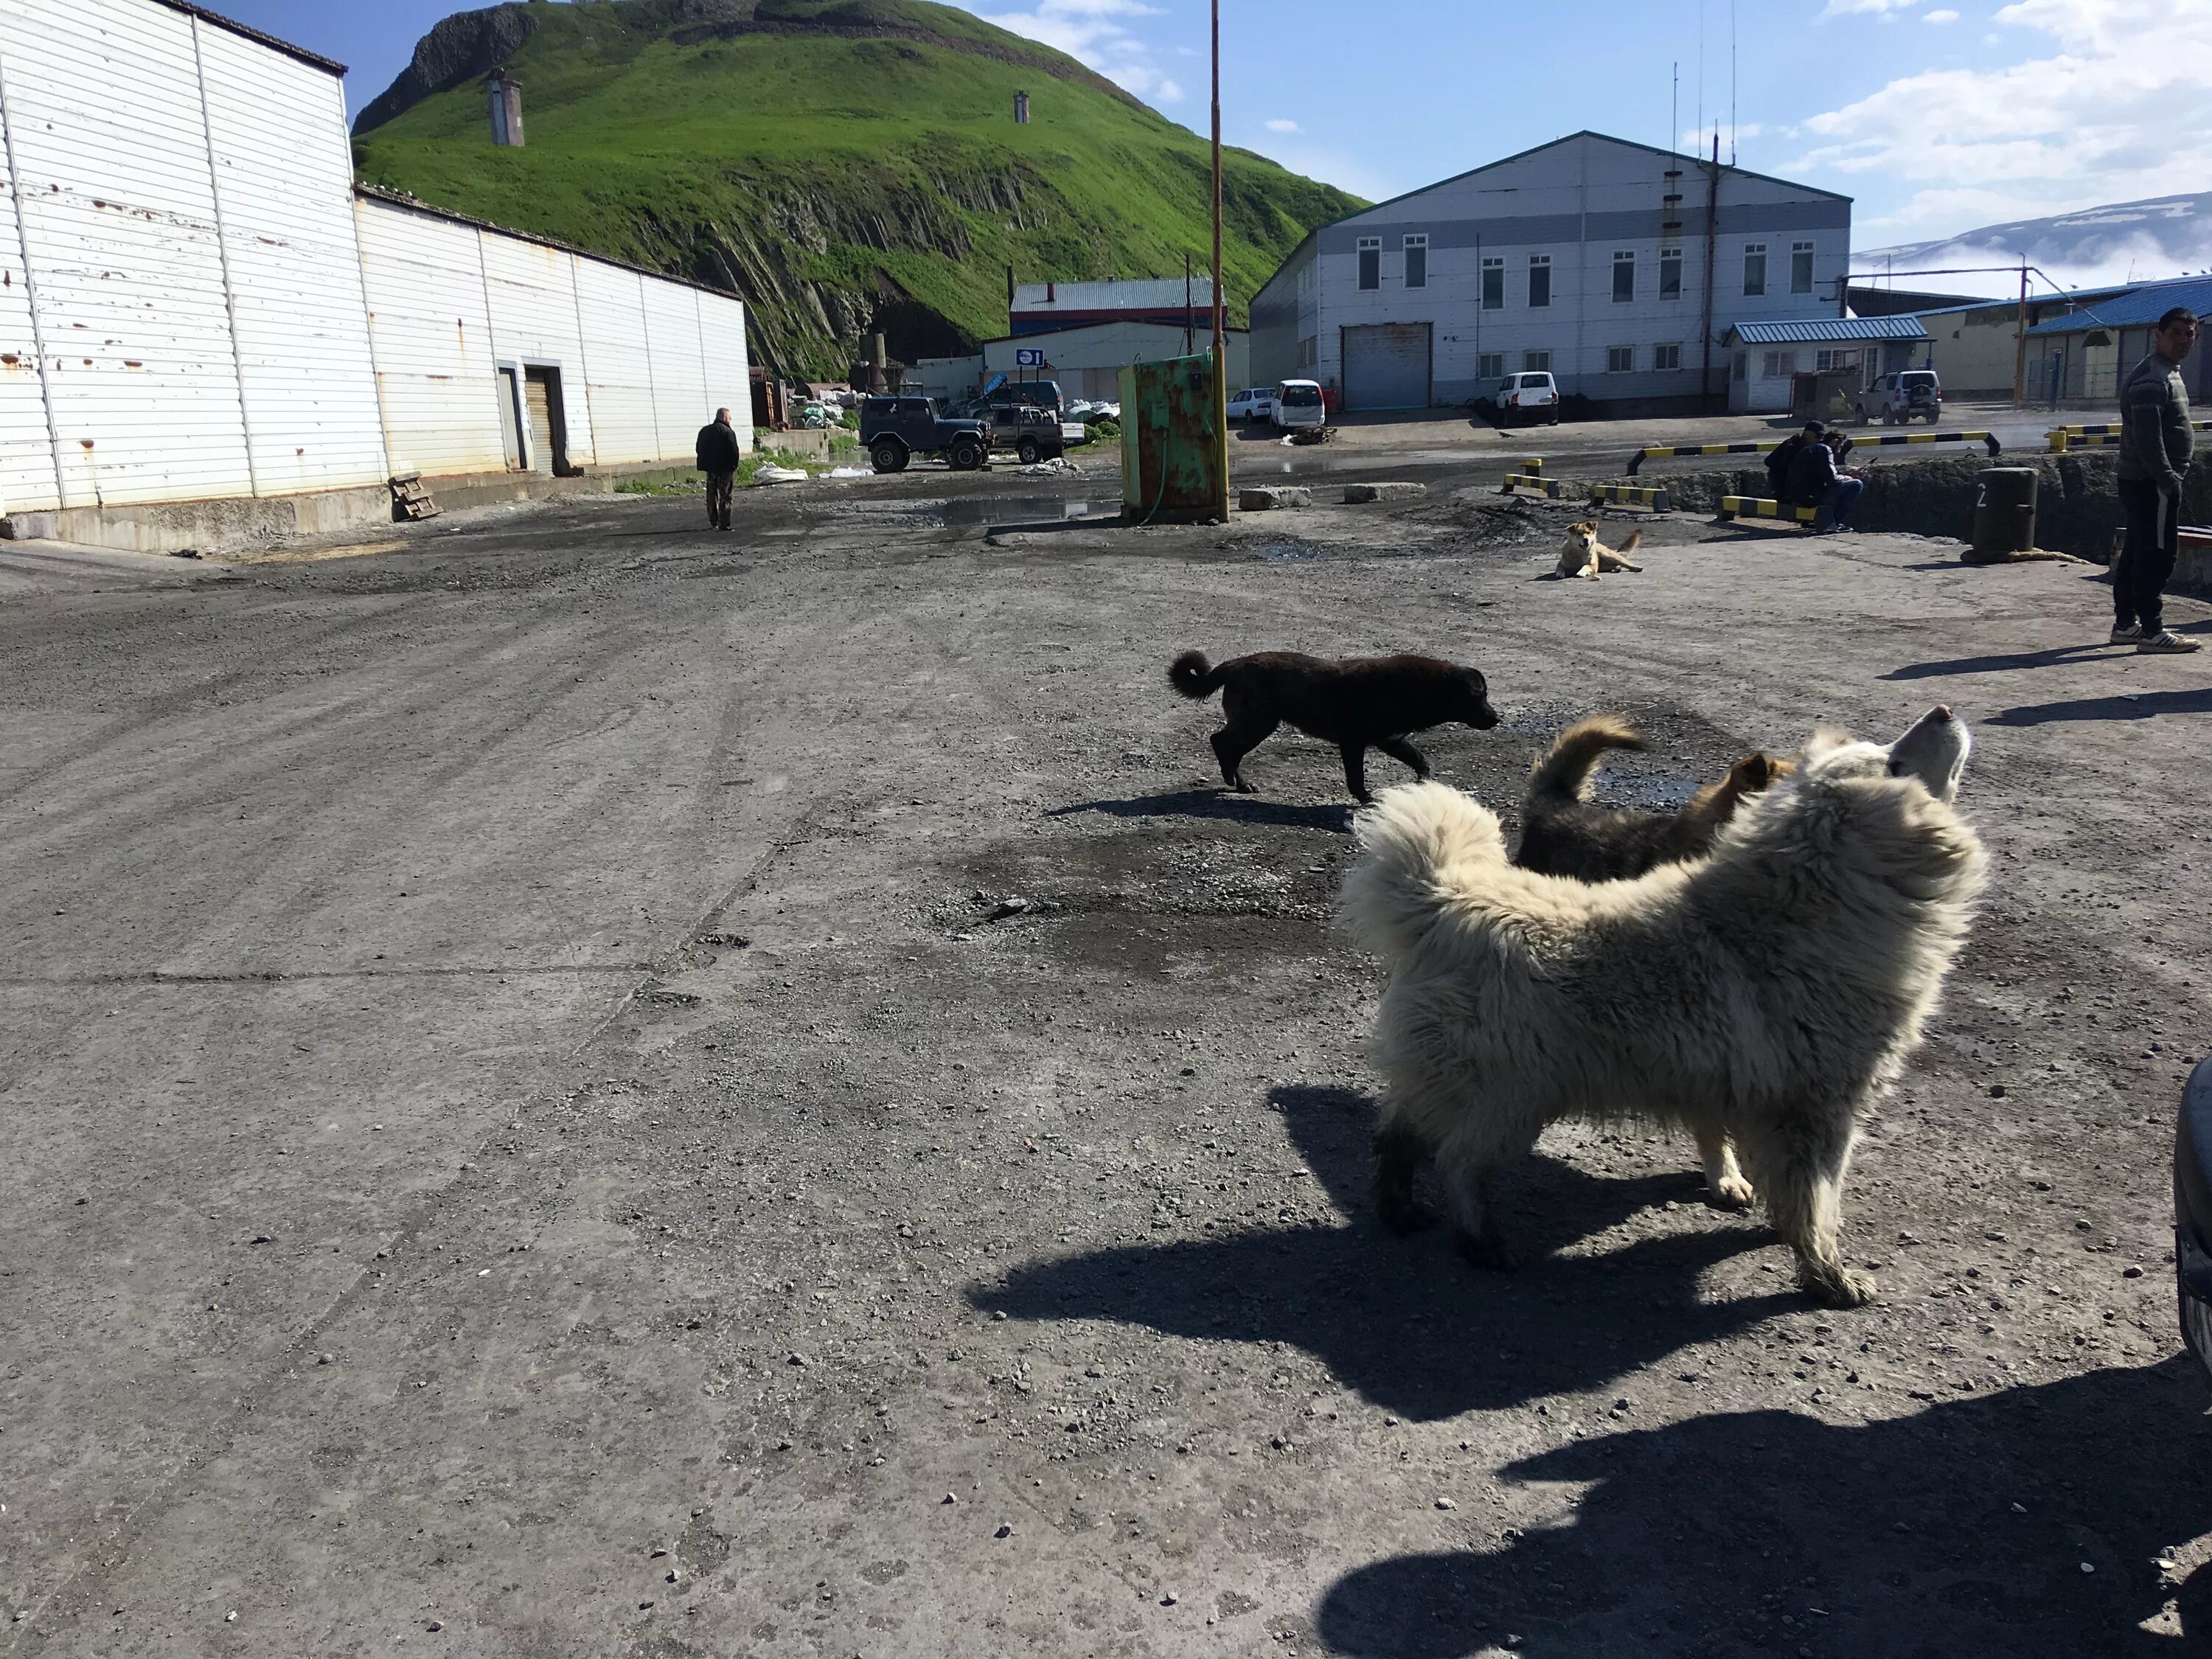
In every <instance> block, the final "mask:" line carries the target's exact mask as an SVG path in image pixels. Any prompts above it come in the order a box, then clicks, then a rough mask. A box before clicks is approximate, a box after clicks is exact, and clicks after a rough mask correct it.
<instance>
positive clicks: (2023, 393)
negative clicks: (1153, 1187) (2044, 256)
mask: <svg viewBox="0 0 2212 1659" xmlns="http://www.w3.org/2000/svg"><path fill="white" fill-rule="evenodd" d="M2012 406H2013V407H2014V408H2015V409H2025V408H2027V260H2025V259H2022V260H2021V262H2020V317H2019V319H2018V320H2017V321H2016V322H2015V324H2014V325H2013V345H2012Z"/></svg>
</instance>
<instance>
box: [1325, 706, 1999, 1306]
mask: <svg viewBox="0 0 2212 1659" xmlns="http://www.w3.org/2000/svg"><path fill="white" fill-rule="evenodd" d="M1971 747H1972V739H1971V738H1970V737H1969V735H1968V733H1967V731H1966V725H1965V723H1964V722H1963V721H1961V720H1957V719H1954V717H1953V715H1952V714H1951V711H1950V710H1949V709H1948V708H1935V709H1931V710H1930V711H1929V713H1928V714H1926V715H1924V716H1923V717H1922V719H1921V720H1919V721H1918V722H1917V724H1916V725H1914V726H1913V727H1912V728H1911V730H1910V731H1908V732H1905V735H1904V736H1903V737H1901V738H1899V739H1898V740H1897V741H1896V742H1895V743H1893V744H1888V745H1887V746H1886V747H1885V746H1883V745H1881V744H1872V743H1857V742H1853V741H1851V740H1850V738H1844V737H1843V736H1841V735H1839V734H1836V733H1832V732H1821V733H1817V734H1815V736H1814V738H1813V741H1812V742H1811V743H1810V744H1808V746H1807V748H1806V750H1805V754H1804V757H1803V760H1802V764H1801V767H1800V769H1799V770H1798V771H1797V773H1796V775H1794V776H1792V777H1790V778H1786V779H1784V781H1782V782H1781V783H1780V784H1779V785H1778V786H1777V787H1774V788H1773V789H1771V790H1770V791H1769V792H1768V793H1765V794H1763V795H1759V796H1754V797H1753V798H1751V799H1748V800H1747V801H1746V802H1745V803H1744V805H1743V806H1742V808H1741V810H1740V811H1738V813H1737V814H1736V817H1735V820H1734V821H1733V822H1732V823H1729V826H1728V827H1727V828H1726V829H1723V831H1722V832H1721V834H1720V836H1719V838H1718V840H1717V842H1715V843H1714V847H1713V850H1712V854H1711V857H1710V858H1708V859H1706V860H1702V861H1699V862H1697V863H1692V864H1677V865H1668V866H1662V867H1661V868H1660V869H1657V870H1655V871H1653V872H1651V873H1650V874H1649V875H1646V876H1642V877H1639V878H1637V879H1635V880H1633V881H1614V882H1604V883H1600V884H1585V883H1583V882H1579V881H1573V880H1569V879H1565V878H1559V877H1553V876H1541V875H1536V874H1534V873H1532V872H1528V871H1526V870H1520V869H1516V868H1515V867H1514V866H1513V865H1512V863H1511V862H1510V860H1509V859H1508V857H1507V854H1506V848H1505V842H1504V837H1503V836H1501V835H1500V834H1499V833H1498V819H1497V817H1495V816H1494V815H1493V814H1492V813H1491V812H1489V811H1486V809H1485V808H1483V807H1482V806H1480V805H1478V804H1477V803H1475V802H1474V801H1473V800H1471V799H1468V797H1467V796H1465V795H1462V794H1461V793H1458V792H1457V791H1455V790H1453V789H1450V788H1448V787H1445V786H1444V785H1443V784H1440V783H1433V782H1421V783H1415V784H1411V785H1408V786H1406V787H1401V788H1395V789H1392V790H1389V791H1388V792H1387V793H1384V794H1383V796H1382V798H1381V799H1379V800H1378V801H1377V802H1376V804H1375V805H1373V806H1372V807H1370V808H1369V809H1368V810H1367V811H1364V812H1362V813H1361V814H1360V815H1359V817H1358V820H1357V823H1356V834H1357V836H1358V844H1359V849H1360V851H1359V857H1358V860H1357V861H1356V863H1355V864H1354V865H1353V867H1352V871H1351V872H1350V873H1349V875H1347V876H1346V879H1345V884H1344V896H1343V906H1344V911H1345V915H1346V919H1347V921H1349V922H1350V924H1351V926H1352V929H1353V931H1354V932H1355V933H1356V934H1357V936H1358V939H1360V941H1361V943H1363V944H1364V945H1366V946H1367V947H1368V948H1370V949H1371V950H1373V951H1376V952H1377V953H1378V954H1380V955H1381V956H1382V957H1383V958H1384V960H1385V962H1386V963H1388V965H1389V970H1390V984H1389V989H1388V990H1387V991H1386V992H1385V993H1384V994H1383V1004H1382V1009H1381V1012H1380V1016H1379V1018H1378V1022H1377V1027H1376V1040H1375V1048H1374V1054H1375V1060H1376V1065H1377V1066H1379V1067H1380V1069H1381V1070H1382V1072H1383V1077H1384V1079H1385V1081H1386V1088H1385V1091H1384V1092H1385V1108H1384V1115H1383V1127H1382V1130H1381V1132H1380V1133H1378V1134H1377V1135H1376V1142H1375V1150H1376V1204H1377V1206H1378V1208H1379V1209H1380V1210H1381V1212H1382V1214H1383V1218H1384V1220H1385V1221H1386V1222H1388V1223H1389V1225H1393V1226H1395V1227H1400V1228H1404V1227H1408V1226H1413V1225H1419V1222H1420V1220H1421V1219H1422V1217H1421V1215H1420V1213H1419V1210H1418V1209H1417V1208H1416V1206H1415V1205H1414V1202H1413V1180H1414V1176H1416V1174H1417V1173H1418V1172H1419V1167H1420V1165H1421V1164H1422V1163H1423V1162H1424V1161H1425V1160H1426V1159H1427V1158H1430V1157H1431V1156H1433V1157H1434V1158H1435V1159H1436V1162H1437V1173H1438V1176H1439V1177H1440V1179H1441V1182H1442V1184H1443V1191H1444V1194H1445V1196H1446V1203H1447V1207H1448V1209H1449V1218H1450V1220H1451V1222H1452V1225H1453V1226H1454V1228H1455V1231H1456V1232H1457V1235H1458V1238H1459V1243H1460V1247H1461V1249H1462V1250H1463V1251H1464V1252H1465V1253H1466V1254H1467V1255H1468V1257H1469V1259H1470V1260H1473V1261H1476V1262H1478V1263H1483V1264H1487V1265H1503V1264H1504V1259H1505V1254H1506V1253H1505V1250H1504V1243H1503V1241H1502V1239H1501V1238H1500V1237H1499V1235H1498V1224H1497V1220H1496V1215H1495V1211H1494V1209H1493V1207H1492V1202H1491V1193H1490V1188H1491V1183H1492V1176H1494V1174H1495V1173H1496V1171H1497V1170H1498V1169H1500V1168H1501V1167H1502V1166H1504V1165H1505V1164H1509V1163H1510V1162H1511V1161H1512V1160H1514V1159H1516V1158H1519V1157H1521V1156H1522V1154H1523V1153H1525V1152H1528V1149H1529V1148H1530V1147H1531V1146H1534V1144H1535V1141H1536V1137H1537V1136H1538V1135H1539V1134H1540V1133H1542V1131H1543V1129H1544V1127H1545V1125H1547V1124H1548V1123H1551V1122H1553V1121H1556V1120H1559V1119H1561V1118H1569V1117H1583V1118H1596V1119H1607V1118H1641V1119H1645V1120H1650V1121H1657V1122H1661V1123H1668V1124H1675V1125H1680V1126H1681V1127H1684V1128H1686V1129H1688V1130H1689V1131H1690V1132H1691V1133H1692V1134H1693V1135H1694V1136H1695V1137H1696V1139H1697V1142H1698V1147H1699V1152H1700V1153H1701V1154H1702V1155H1703V1157H1704V1159H1705V1176H1706V1180H1707V1182H1709V1183H1710V1185H1711V1189H1712V1193H1713V1195H1714V1197H1715V1198H1716V1199H1717V1200H1719V1201H1722V1202H1724V1203H1735V1204H1741V1203H1747V1202H1748V1201H1750V1200H1751V1198H1752V1196H1753V1188H1756V1189H1757V1193H1758V1195H1759V1196H1760V1197H1762V1198H1763V1199H1764V1200H1765V1204H1766V1208H1767V1212H1768V1215H1769V1217H1770V1218H1771V1220H1772V1222H1773V1225H1774V1227H1775V1229H1776V1231H1778V1232H1779V1233H1780V1234H1781V1235H1782V1236H1783V1237H1784V1239H1786V1240H1787V1241H1788V1242H1789V1243H1790V1246H1791V1248H1792V1249H1795V1250H1796V1254H1797V1265H1798V1275H1799V1279H1800V1280H1801V1282H1802V1284H1803V1285H1804V1287H1805V1289H1806V1290H1807V1291H1808V1292H1809V1293H1811V1294H1812V1295H1813V1296H1814V1297H1817V1298H1819V1299H1820V1301H1822V1302H1825V1303H1827V1304H1830V1305H1832V1306H1838V1307H1850V1306H1856V1305H1857V1304H1861V1303H1863V1302H1865V1301H1866V1300H1867V1299H1868V1298H1869V1297H1870V1296H1871V1295H1872V1294H1873V1291H1874V1285H1873V1282H1872V1281H1871V1280H1870V1279H1868V1278H1866V1277H1865V1275H1863V1274H1862V1273H1854V1272H1851V1271H1850V1270H1849V1269H1847V1268H1846V1267H1844V1262H1843V1257H1842V1255H1841V1254H1840V1252H1839V1250H1838V1241H1837V1231H1838V1219H1839V1205H1840V1197H1841V1190H1842V1184H1843V1179H1844V1169H1845V1167H1846V1165H1847V1164H1849V1162H1850V1152H1851V1143H1852V1141H1853V1139H1855V1137H1856V1135H1857V1127H1858V1121H1859V1118H1860V1115H1861V1114H1862V1113H1863V1111H1864V1110H1865V1109H1866V1108H1867V1106H1868V1105H1869V1103H1870V1101H1871V1100H1872V1099H1873V1098H1874V1097H1875V1095H1876V1094H1877V1093H1878V1092H1879V1091H1881V1090H1882V1089H1883V1088H1884V1087H1885V1086H1887V1085H1888V1084H1889V1083H1890V1082H1891V1081H1893V1079H1895V1077H1896V1076H1897V1074H1898V1073H1899V1070H1900V1069H1902V1067H1903V1066H1904V1063H1905V1057H1906V1056H1907V1055H1908V1054H1911V1051H1912V1049H1913V1048H1914V1047H1915V1046H1916V1045H1917V1043H1918V1042H1919V1040H1920V1035H1921V1028H1922V1026H1923V1024H1924V1023H1925V1022H1926V1020H1927V1018H1928V1016H1929V1012H1930V1011H1931V1010H1932V1009H1933V1008H1934V1006H1935V1004H1936V995H1937V994H1938V992H1939V991H1940V990H1941V989H1942V983H1943V978H1944V975H1946V974H1948V972H1949V971H1950V969H1951V964H1952V962H1953V961H1954V958H1955V957H1956V956H1957V954H1958V952H1959V950H1960V945H1962V944H1963V943H1964V942H1965V939H1966V929H1967V925H1968V922H1969V920H1970V913H1971V908H1972V902H1973V900H1974V897H1975V896H1976V895H1977V894H1978V892H1979V890H1980V889H1981V884H1982V879H1983V867H1984V860H1983V856H1982V848H1981V842H1979V840H1978V838H1977V837H1976V836H1975V835H1974V832H1973V830H1972V828H1970V827H1969V826H1968V825H1967V823H1966V821H1965V820H1964V819H1962V818H1961V817H1960V816H1959V815H1958V814H1957V813H1956V812H1954V811H1953V810H1952V807H1951V800H1952V798H1953V796H1954V794H1955V793H1956V791H1957V788H1958V782H1959V777H1960V773H1961V772H1962V771H1963V769H1965V766H1966V755H1967V751H1968V750H1969V749H1970V748H1971ZM1731 1143H1733V1146H1731ZM1738 1152H1740V1153H1741V1157H1742V1160H1743V1168H1744V1170H1747V1171H1748V1172H1749V1175H1750V1183H1749V1184H1748V1185H1747V1184H1746V1182H1745V1181H1744V1178H1743V1176H1742V1174H1741V1173H1740V1172H1739V1170H1738V1167H1737V1164H1736V1161H1735V1154H1736V1153H1738Z"/></svg>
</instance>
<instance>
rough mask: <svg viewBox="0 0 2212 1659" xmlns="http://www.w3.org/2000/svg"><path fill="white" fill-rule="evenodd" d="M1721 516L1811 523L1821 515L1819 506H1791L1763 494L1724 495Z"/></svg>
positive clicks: (1725, 517)
mask: <svg viewBox="0 0 2212 1659" xmlns="http://www.w3.org/2000/svg"><path fill="white" fill-rule="evenodd" d="M1719 516H1720V517H1722V518H1723V519H1786V520H1792V521H1793V522H1795V523H1797V524H1811V523H1812V522H1813V521H1814V520H1815V519H1817V518H1819V517H1820V508H1819V507H1791V506H1790V505H1788V504H1787V503H1785V502H1783V501H1769V500H1767V499H1766V498H1765V496H1763V495H1723V496H1722V497H1721V510H1720V513H1719Z"/></svg>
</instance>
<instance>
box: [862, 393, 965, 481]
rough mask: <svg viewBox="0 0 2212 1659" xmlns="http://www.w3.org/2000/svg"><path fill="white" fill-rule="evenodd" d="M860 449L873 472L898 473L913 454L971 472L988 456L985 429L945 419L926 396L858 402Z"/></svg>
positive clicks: (956, 469)
mask: <svg viewBox="0 0 2212 1659" xmlns="http://www.w3.org/2000/svg"><path fill="white" fill-rule="evenodd" d="M860 447H862V448H864V449H866V451H867V452H868V459H870V460H871V461H872V462H873V463H874V464H875V468H876V471H878V472H903V471H906V464H907V463H908V461H910V460H912V459H914V458H915V456H916V455H942V456H944V457H945V465H948V466H950V467H951V469H952V470H953V471H956V472H973V471H976V470H977V469H978V468H980V467H981V466H982V465H983V464H984V463H985V462H986V461H987V460H989V459H990V458H991V429H990V428H989V427H988V426H987V424H986V423H985V422H981V421H962V420H952V419H949V418H947V417H946V416H944V415H941V414H939V412H938V408H937V402H936V399H934V398H865V399H863V400H862V402H861V404H860Z"/></svg>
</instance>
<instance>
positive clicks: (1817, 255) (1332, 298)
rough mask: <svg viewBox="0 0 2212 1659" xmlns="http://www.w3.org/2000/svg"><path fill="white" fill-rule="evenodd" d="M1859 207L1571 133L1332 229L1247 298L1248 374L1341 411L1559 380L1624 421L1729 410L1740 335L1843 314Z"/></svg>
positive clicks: (1452, 399) (1690, 159)
mask: <svg viewBox="0 0 2212 1659" xmlns="http://www.w3.org/2000/svg"><path fill="white" fill-rule="evenodd" d="M1850 245H1851V203H1850V197H1847V196H1838V195H1835V194H1833V193H1832V192H1831V191H1825V190H1815V189H1814V188H1813V187H1812V186H1811V185H1794V184H1790V183H1789V182H1788V181H1786V180H1784V179H1770V178H1767V177H1766V176H1765V175H1764V174H1761V173H1749V172H1746V171H1745V170H1743V169H1742V168H1741V167H1729V166H1726V165H1724V164H1717V163H1715V162H1712V161H1701V160H1700V159H1699V158H1698V157H1696V156H1693V155H1680V154H1677V153H1675V152H1673V151H1669V150H1665V149H1656V148H1655V147H1653V146H1650V145H1648V144H1637V143H1628V142H1627V141H1626V140H1624V139H1620V138H1609V137H1606V136H1605V135H1604V134H1602V133H1596V132H1578V133H1576V134H1574V135H1573V136H1572V137H1567V138H1561V139H1559V140H1557V141H1556V142H1554V143H1548V144H1544V145H1541V146H1539V147H1538V148H1537V149H1531V150H1526V151H1523V152H1522V154H1520V155H1511V156H1508V157H1507V158H1506V159H1505V160H1504V161H1493V162H1492V163H1491V164H1490V165H1489V166H1487V167H1478V168H1476V169H1475V170H1474V172H1472V173H1462V174H1460V175H1459V176H1458V177H1457V178H1455V179H1445V180H1444V181H1443V183H1441V184H1436V185H1429V186H1428V187H1427V188H1426V189H1424V190H1418V191H1413V193H1412V194H1411V195H1407V196H1401V197H1398V198H1397V199H1396V200H1395V201H1389V202H1384V203H1382V204H1379V205H1377V206H1375V207H1371V208H1368V209H1365V210H1363V211H1361V212H1358V213H1355V214H1352V215H1351V216H1349V217H1346V218H1343V219H1340V220H1338V221H1336V222H1334V224H1328V225H1323V226H1322V228H1320V229H1318V230H1316V231H1315V232H1314V233H1313V234H1311V235H1310V236H1308V237H1307V238H1306V240H1304V242H1303V243H1301V244H1300V245H1299V246H1298V248H1297V251H1296V252H1293V253H1292V254H1291V257H1290V258H1288V259H1287V260H1285V262H1284V264H1283V267H1282V269H1281V270H1278V271H1277V272H1276V273H1275V275H1274V276H1273V277H1272V278H1271V279H1269V281H1268V283H1267V286H1266V287H1265V288H1263V289H1261V291H1260V293H1259V294H1258V295H1257V296H1255V299H1254V300H1253V301H1252V372H1253V374H1254V377H1255V379H1258V380H1264V381H1272V380H1282V379H1285V378H1287V377H1290V376H1293V375H1297V376H1303V377H1304V378H1306V379H1309V380H1319V381H1321V382H1322V384H1323V385H1324V386H1332V387H1334V389H1335V390H1336V392H1337V393H1338V395H1339V397H1340V398H1341V400H1342V403H1343V406H1344V407H1346V409H1350V410H1389V409H1425V408H1431V407H1439V406H1446V405H1452V404H1462V403H1465V402H1467V401H1468V400H1469V399H1471V398H1476V397H1478V396H1483V395H1486V394H1487V393H1488V392H1490V391H1492V390H1494V388H1495V385H1496V382H1497V380H1498V377H1499V376H1500V375H1503V374H1511V373H1517V372H1519V371H1522V370H1525V369H1548V370H1550V371H1551V372H1552V374H1553V375H1555V376H1556V377H1557V378H1558V380H1559V388H1560V390H1561V391H1562V392H1566V393H1569V394H1572V393H1576V392H1580V393H1582V394H1583V395H1584V396H1586V397H1588V398H1592V399H1593V400H1595V401H1597V402H1599V403H1601V404H1608V405H1613V406H1615V407H1617V408H1620V409H1621V410H1623V411H1624V412H1626V410H1627V409H1629V408H1630V407H1633V408H1634V409H1636V410H1642V411H1644V412H1650V413H1662V412H1668V411H1669V410H1682V411H1685V412H1686V411H1690V410H1694V409H1695V408H1696V407H1697V406H1698V402H1699V397H1700V394H1701V392H1704V393H1705V394H1706V395H1708V396H1709V397H1710V398H1711V400H1712V402H1713V404H1715V405H1716V406H1717V405H1718V404H1720V403H1721V402H1722V401H1723V400H1724V399H1725V398H1726V395H1727V390H1728V387H1727V379H1726V377H1727V373H1728V358H1727V357H1726V356H1725V355H1724V354H1723V350H1722V348H1721V343H1720V342H1721V338H1722V337H1723V335H1724V334H1726V333H1727V331H1728V330H1729V328H1730V327H1731V326H1732V325H1735V324H1737V323H1741V322H1755V321H1761V320H1770V319H1788V318H1804V317H1808V316H1813V315H1817V314H1820V313H1826V314H1829V315H1834V314H1836V313H1837V311H1838V304H1837V295H1838V285H1839V284H1840V283H1842V282H1843V280H1844V276H1845V272H1846V270H1847V269H1848V266H1849V261H1850Z"/></svg>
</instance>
